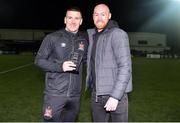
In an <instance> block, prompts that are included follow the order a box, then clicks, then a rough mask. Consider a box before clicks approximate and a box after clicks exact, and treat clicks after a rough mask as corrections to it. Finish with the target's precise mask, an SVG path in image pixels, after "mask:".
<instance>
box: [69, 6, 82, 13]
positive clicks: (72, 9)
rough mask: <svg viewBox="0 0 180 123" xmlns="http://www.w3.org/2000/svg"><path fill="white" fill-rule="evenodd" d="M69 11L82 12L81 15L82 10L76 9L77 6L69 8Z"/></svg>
mask: <svg viewBox="0 0 180 123" xmlns="http://www.w3.org/2000/svg"><path fill="white" fill-rule="evenodd" d="M67 11H77V12H80V13H81V10H80V8H79V7H76V6H73V7H69V8H68V9H67Z"/></svg>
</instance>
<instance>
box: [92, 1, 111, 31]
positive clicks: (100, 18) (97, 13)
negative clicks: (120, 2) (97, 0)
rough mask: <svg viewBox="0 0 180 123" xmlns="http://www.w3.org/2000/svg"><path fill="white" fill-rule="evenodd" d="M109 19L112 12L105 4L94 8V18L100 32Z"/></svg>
mask: <svg viewBox="0 0 180 123" xmlns="http://www.w3.org/2000/svg"><path fill="white" fill-rule="evenodd" d="M109 19H111V13H110V11H109V8H108V7H107V6H106V5H105V4H99V5H97V6H96V7H95V8H94V13H93V20H94V24H95V26H96V28H97V29H98V32H100V31H102V30H103V29H104V28H105V27H106V25H107V23H108V21H109Z"/></svg>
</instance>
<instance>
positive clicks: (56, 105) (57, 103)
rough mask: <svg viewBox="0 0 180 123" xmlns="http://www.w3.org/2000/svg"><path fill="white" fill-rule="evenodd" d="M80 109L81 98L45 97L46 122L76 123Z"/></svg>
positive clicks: (44, 118)
mask: <svg viewBox="0 0 180 123" xmlns="http://www.w3.org/2000/svg"><path fill="white" fill-rule="evenodd" d="M79 108H80V97H79V96H78V97H67V96H52V95H45V96H44V104H43V120H44V121H45V122H74V121H75V120H76V117H77V114H78V113H79Z"/></svg>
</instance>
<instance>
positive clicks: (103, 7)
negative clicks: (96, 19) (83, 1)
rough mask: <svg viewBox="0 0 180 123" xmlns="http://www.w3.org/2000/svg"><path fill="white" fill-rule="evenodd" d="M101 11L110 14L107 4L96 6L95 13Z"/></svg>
mask: <svg viewBox="0 0 180 123" xmlns="http://www.w3.org/2000/svg"><path fill="white" fill-rule="evenodd" d="M99 9H103V10H104V11H106V12H108V13H110V10H109V7H108V6H107V5H106V4H98V5H96V6H95V8H94V12H95V11H97V10H99Z"/></svg>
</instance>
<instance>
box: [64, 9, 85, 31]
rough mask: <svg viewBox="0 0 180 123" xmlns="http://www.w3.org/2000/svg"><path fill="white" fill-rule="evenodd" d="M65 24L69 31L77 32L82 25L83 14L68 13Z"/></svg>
mask: <svg viewBox="0 0 180 123" xmlns="http://www.w3.org/2000/svg"><path fill="white" fill-rule="evenodd" d="M64 23H65V24H66V30H67V31H69V32H77V31H78V29H79V26H80V25H81V24H82V17H81V13H80V12H77V11H67V13H66V17H65V18H64Z"/></svg>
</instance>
